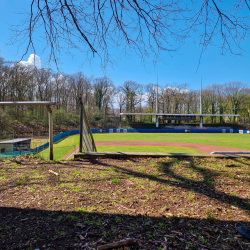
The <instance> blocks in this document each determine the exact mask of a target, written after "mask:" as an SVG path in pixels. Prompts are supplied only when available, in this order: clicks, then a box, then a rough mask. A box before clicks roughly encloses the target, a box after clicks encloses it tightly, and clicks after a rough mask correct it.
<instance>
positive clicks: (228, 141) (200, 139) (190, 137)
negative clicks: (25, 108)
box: [40, 133, 250, 160]
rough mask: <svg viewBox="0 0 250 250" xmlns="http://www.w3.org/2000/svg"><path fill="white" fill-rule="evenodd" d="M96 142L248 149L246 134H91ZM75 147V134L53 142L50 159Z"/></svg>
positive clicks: (119, 148) (117, 149)
mask: <svg viewBox="0 0 250 250" xmlns="http://www.w3.org/2000/svg"><path fill="white" fill-rule="evenodd" d="M93 136H94V140H95V141H96V142H97V141H165V142H185V143H195V144H206V145H216V146H223V147H232V148H239V149H246V150H250V135H248V134H186V133H176V134H174V133H168V134H167V133H127V134H125V133H124V134H123V133H119V134H118V133H113V134H111V133H107V134H93ZM77 145H79V135H72V136H68V137H65V138H63V139H62V140H60V141H58V142H56V143H54V159H55V160H60V159H62V158H63V157H64V156H65V155H67V154H68V153H70V152H71V151H72V150H73V149H74V148H75V146H77ZM97 151H98V152H152V153H153V152H158V153H190V154H194V153H201V152H199V151H197V150H195V149H190V148H179V147H163V146H159V147H158V146H151V147H147V146H140V147H135V146H131V147H128V146H98V147H97ZM40 156H41V157H42V158H45V159H48V158H49V150H48V149H46V150H44V151H42V152H41V153H40Z"/></svg>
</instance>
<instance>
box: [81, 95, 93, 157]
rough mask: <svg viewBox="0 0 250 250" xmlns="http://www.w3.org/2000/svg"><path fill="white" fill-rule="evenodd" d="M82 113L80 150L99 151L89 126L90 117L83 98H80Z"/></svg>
mask: <svg viewBox="0 0 250 250" xmlns="http://www.w3.org/2000/svg"><path fill="white" fill-rule="evenodd" d="M79 101H80V106H81V113H80V143H79V152H86V153H87V152H97V150H96V146H95V141H94V138H93V135H92V132H91V128H90V126H89V121H88V117H87V114H86V111H85V108H84V105H83V101H82V98H81V97H80V98H79Z"/></svg>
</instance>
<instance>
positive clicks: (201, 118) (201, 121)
mask: <svg viewBox="0 0 250 250" xmlns="http://www.w3.org/2000/svg"><path fill="white" fill-rule="evenodd" d="M200 114H201V115H202V77H201V89H200ZM202 127H203V117H202V116H200V128H202Z"/></svg>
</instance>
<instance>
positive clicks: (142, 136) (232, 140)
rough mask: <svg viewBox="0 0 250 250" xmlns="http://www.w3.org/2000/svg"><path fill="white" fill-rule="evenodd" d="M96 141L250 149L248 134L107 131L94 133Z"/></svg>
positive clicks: (249, 136)
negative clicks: (188, 144)
mask: <svg viewBox="0 0 250 250" xmlns="http://www.w3.org/2000/svg"><path fill="white" fill-rule="evenodd" d="M94 139H95V141H165V142H186V143H195V144H205V145H215V146H223V147H232V148H239V149H247V150H250V143H249V140H250V135H248V134H222V133H218V134H217V133H216V134H210V133H209V134H205V133H204V134H203V133H199V134H198V133H197V134H194V133H193V134H192V133H190V134H187V133H176V134H175V133H127V134H126V133H113V134H111V133H107V134H94Z"/></svg>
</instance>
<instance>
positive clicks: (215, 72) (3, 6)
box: [0, 0, 250, 89]
mask: <svg viewBox="0 0 250 250" xmlns="http://www.w3.org/2000/svg"><path fill="white" fill-rule="evenodd" d="M30 2H31V0H23V1H16V0H0V25H1V29H0V30H1V35H0V51H1V52H0V53H1V54H0V55H1V56H2V57H4V58H5V59H6V60H11V61H17V60H19V59H20V58H21V56H22V54H23V52H24V49H25V48H24V47H23V46H21V47H19V48H18V44H13V45H7V43H8V42H9V38H10V36H11V31H10V28H11V26H10V25H14V24H18V22H19V21H20V19H21V17H20V16H19V15H18V14H17V13H18V12H21V11H22V10H25V9H26V10H28V9H29V4H30ZM196 40H197V39H196V37H195V34H194V35H193V37H191V38H190V39H188V40H187V41H186V43H185V45H184V46H183V47H182V48H181V50H180V51H179V53H178V54H175V55H174V56H172V57H171V56H170V55H169V54H168V53H163V54H162V57H163V58H164V60H165V63H162V62H158V63H157V64H156V65H155V66H154V65H153V64H151V63H147V64H146V65H142V63H141V60H140V58H136V57H134V56H133V55H131V56H130V58H123V59H121V60H119V61H117V63H116V65H114V66H113V68H111V67H107V68H106V71H105V72H104V71H103V70H102V69H101V67H100V61H99V59H98V57H95V58H93V60H92V61H91V65H90V64H89V63H88V62H87V63H85V64H83V65H82V63H83V62H84V56H85V55H84V54H81V53H76V54H75V55H74V57H73V58H72V57H71V56H66V55H62V56H61V62H62V64H61V65H60V68H61V70H62V71H63V72H65V73H69V74H71V73H76V72H79V71H82V72H83V73H84V74H85V75H87V76H92V75H93V76H94V77H101V76H104V75H106V76H108V77H110V78H111V79H112V80H113V82H114V84H115V85H121V84H123V82H124V81H127V80H133V81H136V82H138V83H140V84H143V85H146V84H148V83H156V79H157V74H158V77H159V84H160V85H163V86H166V85H167V84H168V83H173V82H176V83H179V84H180V83H188V84H189V87H190V88H191V89H199V87H200V79H201V77H202V79H203V86H206V85H209V84H213V83H225V82H228V81H242V82H245V83H250V46H249V45H250V38H247V39H246V40H245V41H243V42H242V48H243V49H244V50H245V52H244V53H243V55H242V56H234V55H231V54H226V55H224V56H222V55H220V50H219V49H218V48H217V47H209V48H208V50H207V51H205V53H203V55H202V59H201V63H200V66H199V69H198V71H197V66H198V63H199V57H200V53H201V48H200V47H199V45H198V44H196V43H195V41H196ZM111 52H112V53H113V54H116V51H115V50H114V49H112V48H111ZM31 53H32V52H30V54H31ZM36 54H37V55H38V56H39V57H40V58H41V62H42V65H43V67H47V65H46V59H47V55H46V53H44V52H42V51H41V48H40V45H39V44H38V47H37V53H36ZM28 58H29V54H28V55H27V56H25V57H24V60H25V61H27V60H28ZM52 69H54V70H56V68H55V67H54V66H53V65H52Z"/></svg>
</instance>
